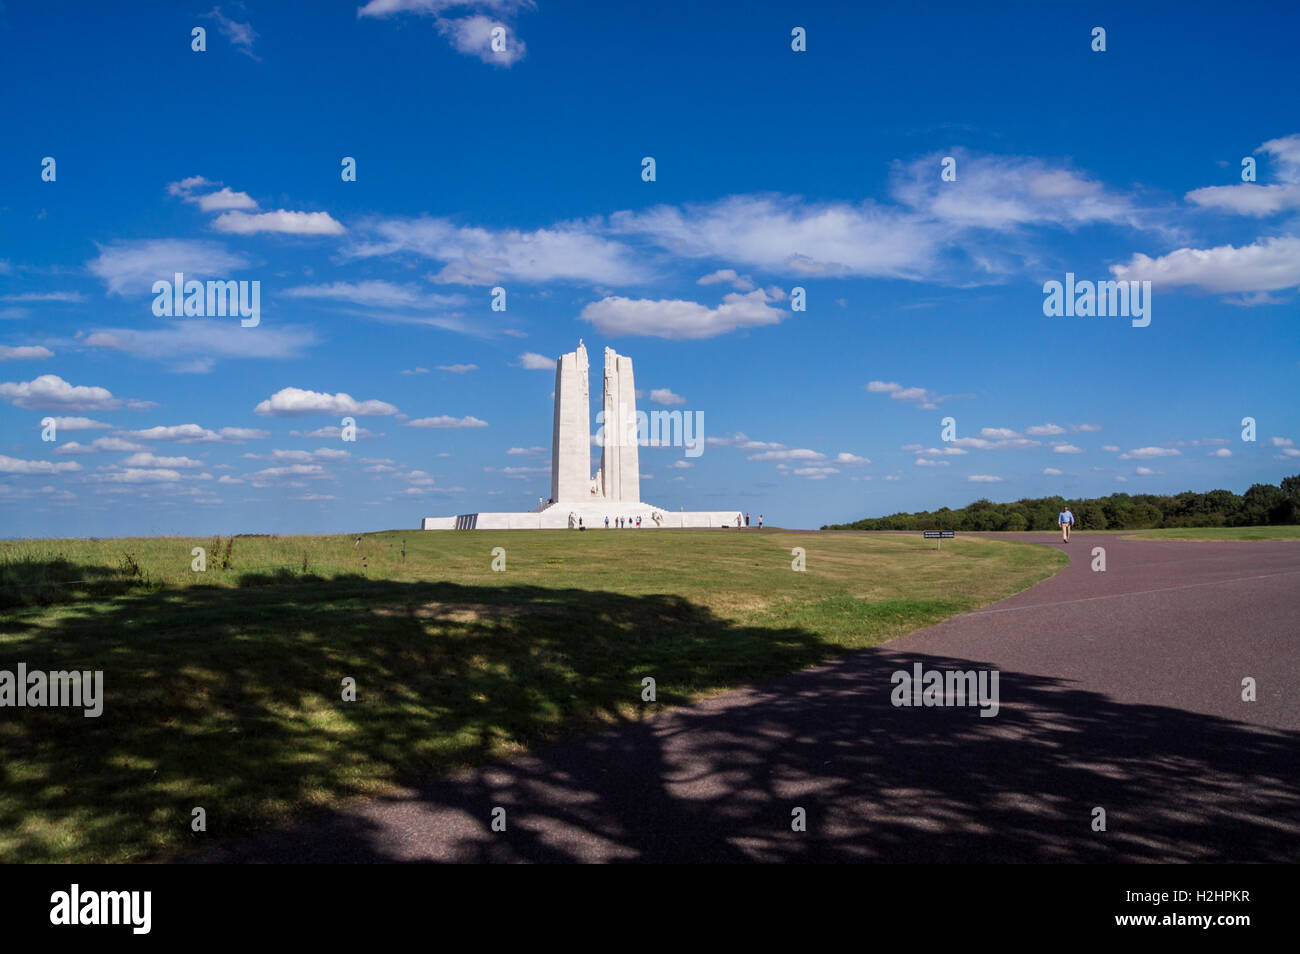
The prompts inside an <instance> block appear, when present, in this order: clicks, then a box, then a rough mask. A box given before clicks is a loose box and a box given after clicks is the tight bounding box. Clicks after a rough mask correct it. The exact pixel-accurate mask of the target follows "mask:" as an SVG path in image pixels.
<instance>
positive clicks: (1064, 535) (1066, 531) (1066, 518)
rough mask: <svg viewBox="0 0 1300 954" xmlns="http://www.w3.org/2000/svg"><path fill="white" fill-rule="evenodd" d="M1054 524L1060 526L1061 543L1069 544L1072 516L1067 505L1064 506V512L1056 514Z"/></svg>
mask: <svg viewBox="0 0 1300 954" xmlns="http://www.w3.org/2000/svg"><path fill="white" fill-rule="evenodd" d="M1056 522H1057V523H1058V524H1060V526H1061V542H1062V543H1069V542H1070V528H1071V527H1072V526H1074V514H1072V513H1070V506H1069V504H1067V505H1066V507H1065V509H1064V510H1062V511H1061V512H1060V513H1059V514H1057V517H1056Z"/></svg>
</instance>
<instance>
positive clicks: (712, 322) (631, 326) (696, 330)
mask: <svg viewBox="0 0 1300 954" xmlns="http://www.w3.org/2000/svg"><path fill="white" fill-rule="evenodd" d="M773 300H774V299H773V298H772V296H770V295H769V293H768V292H767V291H765V290H763V289H761V288H759V289H755V290H754V291H752V292H749V293H748V294H741V293H740V292H730V293H729V294H727V295H725V296H724V297H723V299H722V304H721V305H718V306H717V307H716V308H710V307H709V306H708V305H702V304H700V303H699V302H694V301H686V300H684V299H680V298H668V299H650V298H624V297H622V296H619V295H615V296H611V297H606V298H603V299H601V300H600V301H597V302H591V303H590V304H588V305H587V306H586V307H584V308H583V309H582V312H581V313H580V314H579V315H578V317H579V318H580V319H582V320H583V321H589V322H591V323H592V324H594V325H595V326H596V328H597V330H599V331H600V332H602V333H603V334H606V335H609V336H611V337H620V336H624V335H650V336H654V337H658V338H669V339H685V340H696V339H702V338H714V337H717V336H718V335H722V334H726V333H727V332H729V331H735V330H737V329H739V328H759V327H763V326H765V325H774V324H777V323H778V322H780V321H781V320H782V319H783V318H786V317H787V316H788V315H790V314H791V312H788V311H786V310H784V309H781V308H773V307H772V306H771V304H770V302H771V301H773Z"/></svg>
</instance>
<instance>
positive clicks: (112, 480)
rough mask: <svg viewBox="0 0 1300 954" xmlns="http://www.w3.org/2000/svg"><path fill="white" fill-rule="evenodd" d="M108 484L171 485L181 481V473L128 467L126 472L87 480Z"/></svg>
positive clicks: (112, 473) (113, 472)
mask: <svg viewBox="0 0 1300 954" xmlns="http://www.w3.org/2000/svg"><path fill="white" fill-rule="evenodd" d="M86 479H87V480H92V481H95V482H97V483H107V484H169V483H175V482H176V481H178V480H180V479H181V475H180V471H177V470H171V469H168V468H160V467H149V468H143V467H128V468H126V469H125V470H115V471H109V472H108V473H104V474H92V475H90V476H89V477H87V478H86Z"/></svg>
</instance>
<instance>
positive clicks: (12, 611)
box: [0, 530, 1066, 862]
mask: <svg viewBox="0 0 1300 954" xmlns="http://www.w3.org/2000/svg"><path fill="white" fill-rule="evenodd" d="M355 541H356V538H355V537H353V536H346V537H344V536H334V537H284V538H274V537H270V538H267V537H259V538H243V537H241V538H236V539H235V540H234V542H233V547H232V550H231V553H230V556H229V560H228V565H227V566H226V567H225V568H224V569H223V568H222V563H223V560H224V557H225V549H226V542H225V541H224V540H223V541H221V542H220V543H217V544H215V545H214V544H213V542H212V541H210V540H191V539H182V538H153V539H116V540H100V541H92V540H44V541H14V542H0V614H2V615H0V670H9V671H14V670H15V669H16V667H17V664H18V663H19V662H24V663H26V664H27V666H28V669H29V670H35V669H42V670H60V669H90V670H96V669H100V670H103V671H104V684H105V695H106V699H107V701H106V703H105V707H104V713H103V715H102V716H101V717H99V718H98V719H88V718H84V717H83V716H82V714H81V711H80V710H68V709H50V708H46V709H38V708H21V709H18V708H13V709H9V708H6V709H3V710H0V766H2V767H3V785H0V862H15V861H95V862H99V861H137V860H144V859H150V858H160V857H166V856H168V855H170V854H173V853H175V852H177V851H178V850H183V849H185V848H186V847H189V846H193V845H197V844H200V843H201V842H200V839H203V840H205V841H206V840H210V839H215V838H223V837H227V836H230V835H233V834H239V833H246V832H249V831H253V830H256V829H258V828H261V827H265V826H267V825H272V824H278V823H283V822H285V821H286V820H288V819H290V818H292V817H294V816H295V815H301V814H303V813H305V812H308V811H310V810H312V809H314V808H318V807H332V806H337V805H339V804H341V803H343V802H345V801H347V800H349V799H353V798H356V797H361V796H372V795H378V794H383V793H386V792H392V791H395V790H396V789H397V788H398V787H400V786H403V785H410V784H414V783H417V782H419V781H421V780H424V779H427V778H429V777H430V776H432V775H437V774H440V773H448V772H452V771H455V770H457V769H460V768H463V767H466V766H470V765H474V764H477V763H481V762H483V761H485V760H488V759H493V758H498V757H501V756H506V755H510V754H515V753H518V752H520V751H523V750H525V749H526V748H528V747H530V746H536V745H539V744H544V743H548V742H552V741H557V740H561V739H564V738H569V737H572V736H574V735H576V734H580V733H584V732H589V731H592V730H594V729H597V728H600V727H602V726H606V725H609V724H611V723H614V722H618V721H620V720H627V719H638V718H643V717H645V716H646V715H647V714H649V713H653V712H655V711H658V710H660V709H662V708H663V707H665V706H669V705H678V704H682V703H685V702H688V701H690V700H693V699H698V698H701V697H703V696H707V695H709V694H712V693H716V692H719V691H723V690H725V689H729V688H733V687H736V686H740V685H743V684H746V683H750V682H754V681H756V680H760V679H763V678H766V677H770V676H774V675H777V674H780V673H786V672H790V671H793V670H797V669H800V668H803V667H807V666H810V665H813V664H815V663H817V662H821V661H824V660H826V659H828V658H831V657H834V656H836V655H840V654H843V653H845V652H848V651H851V650H856V649H862V648H865V647H868V646H872V645H875V644H877V643H880V642H882V641H884V640H887V639H890V638H892V637H895V636H898V635H901V634H903V633H906V632H909V631H911V630H914V629H916V628H918V627H921V626H925V625H928V624H930V623H934V622H936V621H938V620H941V619H943V618H945V617H947V616H950V615H952V614H954V613H958V612H963V611H967V610H971V609H974V608H975V607H977V606H980V605H983V604H985V603H988V602H991V601H993V600H997V599H1000V598H1002V597H1005V596H1007V595H1009V594H1011V593H1014V592H1016V591H1018V590H1021V589H1024V588H1025V587H1028V586H1030V585H1032V584H1033V583H1035V582H1037V581H1038V580H1041V579H1043V578H1044V577H1046V576H1049V575H1051V574H1052V573H1054V572H1055V571H1056V570H1058V569H1059V568H1060V567H1061V566H1063V565H1064V564H1065V562H1066V558H1065V556H1064V555H1063V554H1061V553H1058V552H1056V551H1055V550H1052V549H1048V548H1045V547H1036V546H1029V545H1025V544H1018V543H1012V542H1006V541H998V540H987V539H979V538H974V537H966V538H958V539H957V540H954V541H951V542H949V541H945V544H944V547H943V550H942V552H936V551H935V549H934V546H933V543H932V542H928V541H925V540H923V539H922V538H921V537H920V535H919V534H916V535H914V536H895V535H884V534H881V535H848V534H846V535H843V536H838V535H820V536H819V535H814V534H806V535H802V534H798V533H789V534H757V533H751V534H745V533H732V532H728V531H720V530H715V531H656V532H644V533H638V532H634V531H622V532H608V531H595V532H589V533H576V532H572V531H532V532H513V533H511V532H492V531H476V532H472V533H456V532H428V533H424V532H420V531H394V532H387V533H377V534H369V535H365V536H363V537H361V538H360V543H359V544H357V543H356V542H355ZM403 544H404V545H405V549H406V553H405V556H403V555H402V553H401V550H402V547H403ZM195 546H204V547H207V548H208V550H209V552H208V556H207V561H208V562H207V570H206V572H204V573H195V572H192V571H191V569H190V563H191V559H192V557H191V548H192V547H195ZM498 546H499V547H504V548H505V551H506V570H505V571H504V572H493V571H492V570H491V562H492V553H491V551H492V549H493V548H494V547H498ZM797 546H798V547H803V548H805V549H806V551H807V572H804V573H796V572H793V571H792V570H791V567H790V563H791V559H792V557H791V554H790V551H791V548H792V547H797ZM65 582H66V583H69V584H70V585H56V584H60V583H65ZM645 676H653V677H654V678H655V679H656V681H657V684H658V686H657V688H658V701H657V702H656V703H654V704H647V703H643V702H642V701H641V689H642V685H641V680H642V678H643V677H645ZM344 677H352V678H354V679H355V680H356V682H357V687H358V688H357V700H356V701H355V702H344V701H342V699H341V688H340V686H341V680H343V678H344ZM195 806H202V807H203V808H204V809H205V810H206V812H207V817H208V833H207V834H206V835H198V834H194V833H191V831H190V828H189V823H190V817H191V809H192V808H193V807H195Z"/></svg>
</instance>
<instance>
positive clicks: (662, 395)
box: [650, 388, 686, 407]
mask: <svg viewBox="0 0 1300 954" xmlns="http://www.w3.org/2000/svg"><path fill="white" fill-rule="evenodd" d="M650 400H651V401H653V402H654V403H655V404H662V405H664V406H665V407H673V406H675V405H679V404H685V403H686V398H684V397H682V396H681V395H680V394H674V393H673V392H672V391H670V390H669V389H668V388H654V389H653V390H652V391H651V392H650Z"/></svg>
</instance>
